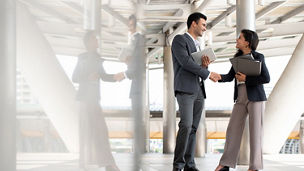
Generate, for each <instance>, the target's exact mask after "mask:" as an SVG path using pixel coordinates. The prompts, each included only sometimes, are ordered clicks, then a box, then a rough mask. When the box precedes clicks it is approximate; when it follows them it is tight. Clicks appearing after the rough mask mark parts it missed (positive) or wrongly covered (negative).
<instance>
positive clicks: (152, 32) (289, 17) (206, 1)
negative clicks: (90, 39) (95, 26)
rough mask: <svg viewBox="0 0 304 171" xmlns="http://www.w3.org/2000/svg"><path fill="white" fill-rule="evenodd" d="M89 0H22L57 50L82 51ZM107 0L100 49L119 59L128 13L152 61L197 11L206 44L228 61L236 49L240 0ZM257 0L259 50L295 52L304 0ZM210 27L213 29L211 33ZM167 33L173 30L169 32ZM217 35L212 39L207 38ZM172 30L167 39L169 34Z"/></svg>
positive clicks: (302, 28) (104, 0) (302, 23)
mask: <svg viewBox="0 0 304 171" xmlns="http://www.w3.org/2000/svg"><path fill="white" fill-rule="evenodd" d="M84 1H85V0H19V2H20V3H22V4H25V6H26V7H27V8H28V9H29V11H30V12H31V14H32V16H33V18H34V19H35V21H36V23H37V25H38V26H39V28H40V31H41V34H43V35H44V36H45V37H46V39H47V40H48V41H49V42H50V45H51V46H52V48H53V50H54V52H55V53H56V54H58V55H70V56H77V55H78V54H80V53H81V52H83V51H84V46H83V43H82V37H83V34H84V32H85V30H84V26H83V25H84V24H83V23H84V22H83V16H84V15H83V11H84V10H83V3H84ZM135 1H136V0H102V5H101V10H100V11H101V16H102V17H101V21H100V23H101V55H102V57H104V58H106V59H110V60H117V56H118V55H119V53H120V51H121V49H122V48H123V47H125V46H126V45H127V41H128V38H127V37H128V27H127V18H128V17H129V16H130V15H131V14H133V13H140V15H138V29H139V30H141V32H143V33H144V34H145V35H146V39H147V42H146V49H147V54H148V57H149V62H150V63H159V62H161V61H162V60H160V57H161V56H162V53H163V52H162V51H163V46H164V45H165V44H166V42H170V41H171V40H172V38H173V37H174V35H176V34H177V33H183V32H185V31H186V28H185V24H184V23H185V21H186V20H187V17H188V15H189V14H190V13H191V12H192V11H200V12H203V13H204V14H206V15H207V16H208V21H207V23H208V31H207V32H206V36H205V38H204V39H205V41H204V42H205V43H206V45H209V46H212V47H213V48H214V49H215V52H216V55H217V56H218V57H219V60H218V61H219V62H220V61H226V60H227V58H229V57H231V56H232V55H233V54H234V53H235V51H236V49H235V48H234V46H235V43H234V42H235V38H236V33H235V32H236V27H235V25H236V11H235V10H236V8H235V0H145V1H142V4H141V5H138V3H135ZM263 2H264V3H263V4H259V3H258V1H256V7H255V9H256V29H257V31H258V32H259V36H260V39H261V41H260V45H259V48H258V50H259V51H260V52H262V53H264V55H265V56H266V57H272V56H281V55H291V54H292V52H293V50H294V48H295V47H296V45H297V43H298V41H299V38H300V36H301V35H302V34H303V33H304V0H264V1H263ZM168 30H169V33H170V34H167V35H166V34H165V33H166V32H167V31H168ZM208 32H211V33H212V34H211V33H208ZM167 33H168V32H167ZM208 35H212V42H210V41H208V39H209V38H208ZM166 36H168V41H166V39H165V37H166Z"/></svg>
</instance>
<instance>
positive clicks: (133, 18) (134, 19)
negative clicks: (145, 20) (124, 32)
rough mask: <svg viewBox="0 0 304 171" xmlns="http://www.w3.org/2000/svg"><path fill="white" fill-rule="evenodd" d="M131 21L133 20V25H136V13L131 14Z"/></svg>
mask: <svg viewBox="0 0 304 171" xmlns="http://www.w3.org/2000/svg"><path fill="white" fill-rule="evenodd" d="M129 21H133V24H134V25H133V26H134V27H136V22H137V19H136V16H135V15H134V14H132V15H130V16H129Z"/></svg>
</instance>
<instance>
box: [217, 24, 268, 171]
mask: <svg viewBox="0 0 304 171" xmlns="http://www.w3.org/2000/svg"><path fill="white" fill-rule="evenodd" d="M258 43H259V38H258V35H257V34H256V33H255V32H254V31H251V30H242V31H241V34H240V37H239V38H238V39H237V44H236V48H238V49H239V50H238V52H237V53H236V54H235V57H238V56H241V55H246V54H251V56H252V57H253V58H254V60H258V61H261V62H262V68H261V74H260V75H259V76H246V75H244V74H242V73H240V72H238V73H236V72H235V71H234V70H233V68H232V67H231V69H230V71H229V73H228V74H225V75H221V80H219V82H230V81H232V80H233V79H234V78H236V79H235V87H234V100H235V104H234V106H233V110H232V115H231V118H230V121H229V124H228V128H227V135H226V143H225V148H224V153H223V156H222V158H221V160H220V162H219V165H218V167H217V168H216V169H215V170H216V171H228V170H229V167H232V168H235V166H236V162H237V157H238V154H239V151H240V143H241V139H242V134H243V129H244V125H245V121H246V118H247V114H248V115H249V131H250V164H249V171H253V170H260V169H263V155H262V135H263V113H264V101H266V95H265V91H264V87H263V84H265V83H268V82H269V81H270V76H269V73H268V70H267V67H266V64H265V60H264V55H263V54H260V53H258V52H256V51H255V50H256V48H257V46H258Z"/></svg>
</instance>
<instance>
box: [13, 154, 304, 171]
mask: <svg viewBox="0 0 304 171" xmlns="http://www.w3.org/2000/svg"><path fill="white" fill-rule="evenodd" d="M220 156H221V155H217V154H208V155H206V157H204V158H196V163H197V167H198V168H199V169H200V170H201V171H213V170H214V168H215V167H216V165H217V163H218V161H219V158H220ZM114 157H115V160H116V162H117V164H118V167H119V168H120V169H121V171H132V169H131V168H132V155H131V154H127V153H118V154H114ZM172 158H173V155H163V154H145V155H144V156H143V163H144V168H143V170H144V171H171V170H172ZM77 163H78V162H77V154H70V153H69V154H56V153H55V154H54V153H53V154H50V153H49V154H45V153H36V154H26V153H23V154H18V155H17V170H18V171H81V169H78V168H77ZM264 166H265V168H264V171H304V155H288V154H284V155H282V154H281V155H264ZM247 168H248V166H238V167H237V169H231V170H232V171H246V170H247ZM91 170H92V171H104V169H103V168H100V169H97V168H92V169H91ZM91 170H90V171H91Z"/></svg>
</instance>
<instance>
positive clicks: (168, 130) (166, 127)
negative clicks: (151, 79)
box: [163, 46, 176, 154]
mask: <svg viewBox="0 0 304 171" xmlns="http://www.w3.org/2000/svg"><path fill="white" fill-rule="evenodd" d="M173 78H174V72H173V61H172V54H171V47H170V46H165V47H164V103H163V104H164V107H163V153H165V154H168V153H173V152H174V148H175V140H176V108H175V97H174V81H173Z"/></svg>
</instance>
